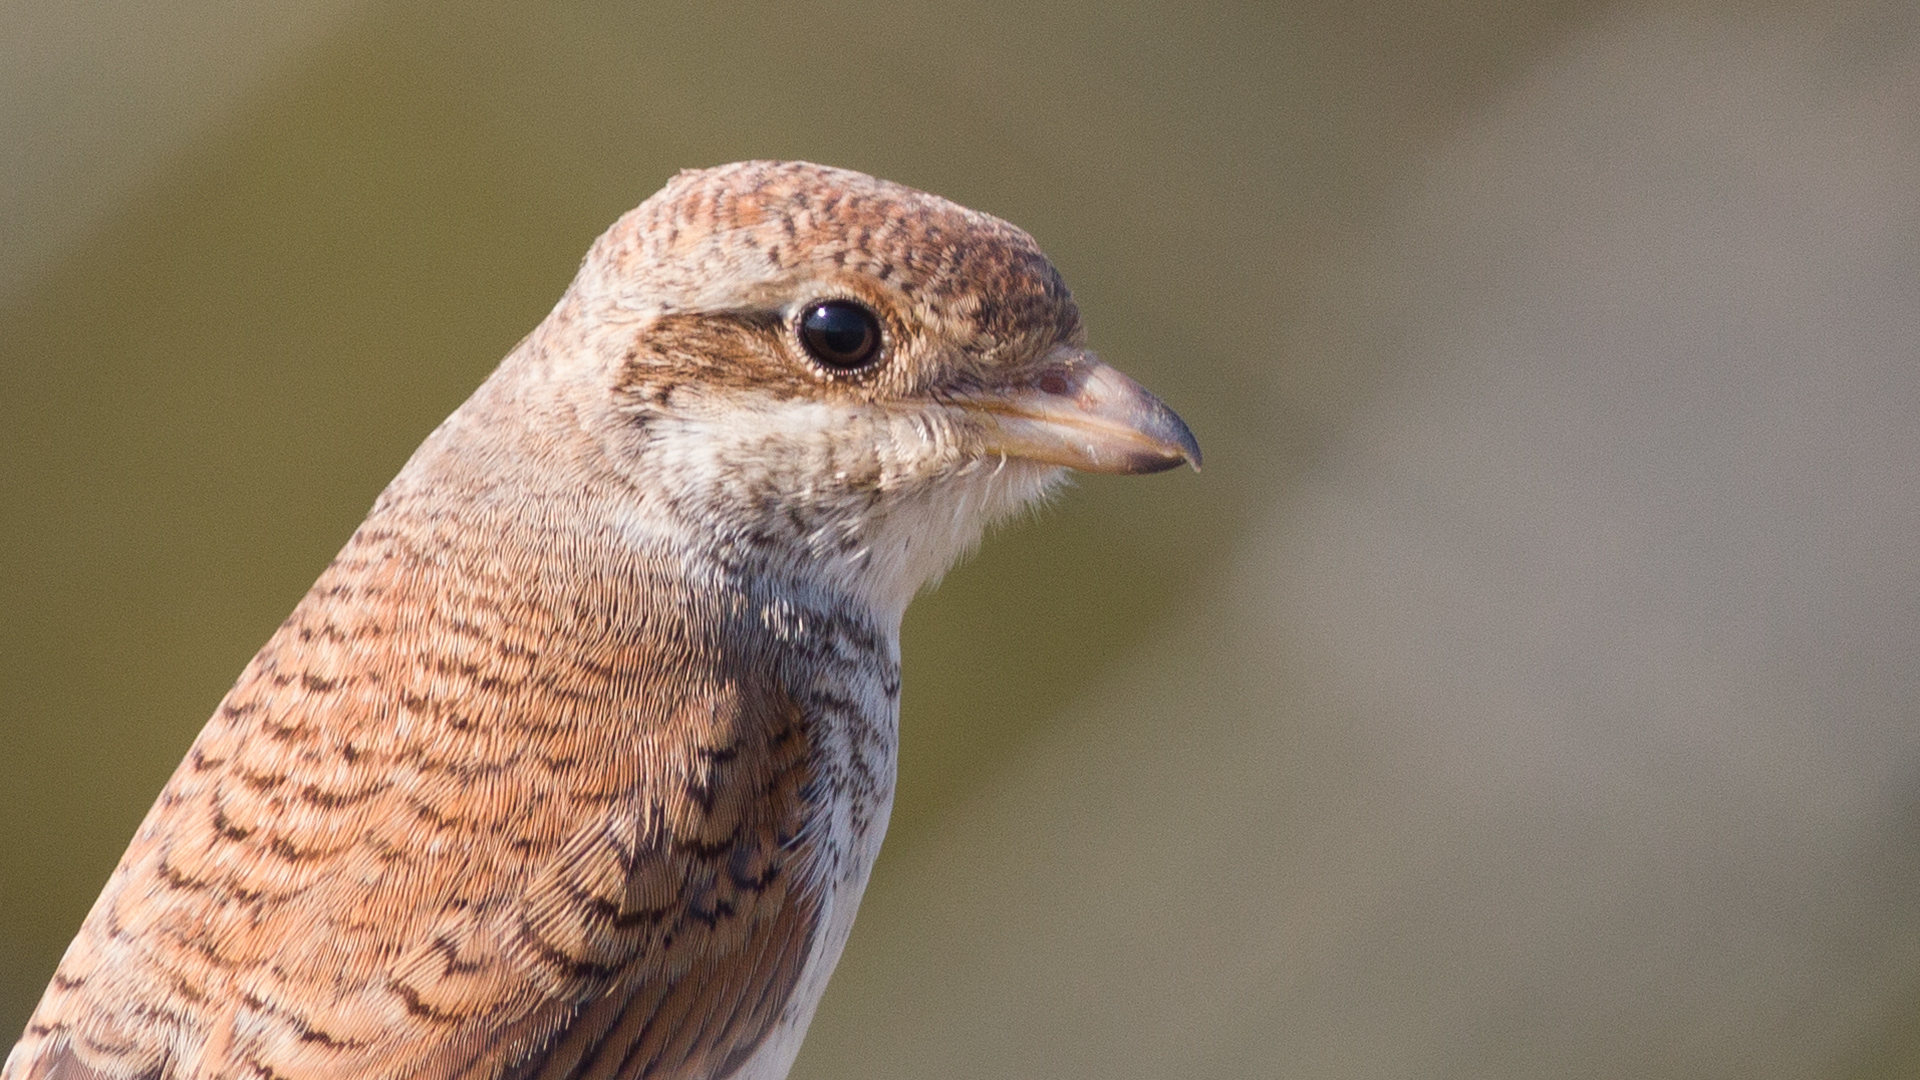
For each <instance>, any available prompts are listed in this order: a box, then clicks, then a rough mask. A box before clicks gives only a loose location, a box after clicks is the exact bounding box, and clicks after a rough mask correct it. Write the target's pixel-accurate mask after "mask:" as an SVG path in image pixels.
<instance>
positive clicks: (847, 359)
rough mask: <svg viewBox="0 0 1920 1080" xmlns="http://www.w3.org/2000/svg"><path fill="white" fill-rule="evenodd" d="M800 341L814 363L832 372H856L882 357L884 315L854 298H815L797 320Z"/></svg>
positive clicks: (804, 308)
mask: <svg viewBox="0 0 1920 1080" xmlns="http://www.w3.org/2000/svg"><path fill="white" fill-rule="evenodd" d="M794 332H795V335H796V336H798V337H799V339H800V345H801V347H802V348H804V349H806V350H807V355H808V356H810V357H812V358H813V361H814V363H817V364H819V365H820V366H821V367H823V368H826V369H827V370H828V371H832V372H855V371H860V370H863V369H865V368H868V367H871V366H872V365H873V363H874V362H875V361H876V360H878V359H879V357H880V351H881V348H880V347H881V345H882V344H883V342H882V337H881V333H880V319H879V317H878V316H876V315H874V313H873V312H872V311H871V310H869V309H868V308H867V306H866V305H865V304H861V303H858V302H856V301H853V300H813V301H809V302H808V303H807V304H806V305H804V306H803V307H801V309H800V317H799V319H797V320H796V321H795V323H794Z"/></svg>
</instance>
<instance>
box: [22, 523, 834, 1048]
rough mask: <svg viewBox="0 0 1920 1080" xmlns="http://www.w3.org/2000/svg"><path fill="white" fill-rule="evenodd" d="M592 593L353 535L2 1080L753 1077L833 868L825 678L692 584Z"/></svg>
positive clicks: (416, 534) (219, 715) (182, 779)
mask: <svg viewBox="0 0 1920 1080" xmlns="http://www.w3.org/2000/svg"><path fill="white" fill-rule="evenodd" d="M572 555H573V556H574V557H577V556H578V553H572ZM574 571H575V574H574V576H573V578H572V579H571V580H568V581H566V582H564V583H562V584H559V585H556V586H554V587H553V588H550V589H543V588H542V587H541V586H540V582H541V581H542V580H543V578H545V577H547V576H551V575H554V574H565V573H567V572H568V571H566V569H565V568H563V567H556V566H555V565H553V553H552V552H546V553H540V552H513V551H501V550H493V551H476V550H472V549H461V548H459V547H458V546H454V545H441V544H435V543H433V542H432V538H431V536H424V535H422V531H421V528H409V529H386V528H383V527H381V526H380V525H379V524H378V523H377V522H369V524H368V526H366V527H363V529H362V530H361V532H360V533H359V534H356V537H355V538H354V541H353V542H352V543H350V544H349V545H348V547H347V549H346V550H345V551H343V552H342V554H341V556H340V557H339V559H337V560H336V561H335V563H334V564H333V565H332V566H331V567H329V569H328V570H327V572H326V573H325V574H323V575H322V577H321V579H320V580H319V582H318V583H316V585H315V586H314V588H313V590H312V591H311V592H310V593H309V594H308V596H307V597H306V599H305V600H303V601H302V603H301V604H300V605H299V606H298V607H297V608H296V610H295V611H294V613H293V615H292V616H291V617H290V618H289V619H288V620H287V621H286V623H284V624H283V625H282V626H281V628H280V629H279V631H278V632H277V633H276V634H275V635H274V636H273V638H272V639H271V640H270V641H269V643H268V644H267V646H266V647H265V648H263V649H262V650H261V652H260V653H259V655H258V656H257V657H256V658H255V659H254V661H253V662H252V663H251V664H249V666H248V667H247V669H246V671H245V672H244V673H243V674H242V676H241V678H240V679H239V681H238V682H237V683H236V685H235V686H234V687H233V689H232V690H231V692H230V693H229V694H228V695H227V697H226V699H225V700H224V701H223V702H222V703H221V705H220V706H219V708H218V710H217V711H216V714H215V716H214V717H213V719H212V720H211V722H210V723H209V724H208V726H207V728H206V729H205V730H204V731H203V733H202V734H201V736H200V738H199V739H198V740H196V742H195V743H194V746H193V748H192V750H191V751H190V753H189V754H188V756H187V758H186V760H185V761H184V762H183V763H182V764H181V766H180V768H179V770H178V771H177V772H176V774H175V775H174V777H173V779H172V781H171V782H170V783H169V784H168V785H167V787H166V789H165V791H164V792H163V794H162V796H161V798H160V800H159V802H158V803H157V804H156V806H155V807H154V809H153V811H152V812H151V814H150V815H149V817H148V819H147V821H146V822H145V823H144V824H143V826H142V827H141V829H140V831H139V833H138V834H137V835H136V838H135V840H134V843H133V846H132V847H131V849H130V850H129V851H128V853H127V855H126V857H125V859H124V860H123V861H122V864H121V866H120V867H119V868H118V870H116V872H115V875H114V878H113V881H112V882H111V883H110V885H109V887H108V889H107V890H106V892H105V893H104V894H103V896H102V897H101V899H100V901H99V903H98V904H97V905H96V907H95V910H94V912H93V913H92V914H91V915H90V916H89V918H88V920H87V924H86V926H85V927H84V928H83V930H82V933H81V935H80V938H79V939H78V940H77V941H76V942H75V944H74V946H73V948H72V949H70V951H69V954H68V956H67V958H66V960H65V961H64V962H63V964H62V967H61V970H60V973H59V975H58V976H57V977H56V980H55V983H54V986H53V987H52V988H51V989H50V990H49V993H48V997H47V999H46V1000H45V1001H43V1003H42V1005H41V1009H40V1010H39V1012H37V1013H36V1014H35V1017H34V1019H33V1026H32V1027H30V1029H29V1033H28V1035H29V1040H33V1039H36V1038H37V1039H38V1040H39V1042H40V1044H41V1045H42V1047H43V1049H45V1050H46V1052H47V1054H46V1060H44V1061H41V1062H40V1063H39V1064H38V1065H35V1064H34V1063H32V1062H31V1061H29V1062H28V1063H27V1064H26V1066H25V1067H23V1068H20V1071H19V1072H18V1073H17V1074H16V1073H14V1072H12V1070H11V1068H10V1070H9V1080H13V1077H14V1076H16V1075H17V1076H19V1077H21V1078H22V1080H26V1078H38V1077H49V1078H51V1077H57V1076H63V1075H72V1076H75V1077H83V1076H86V1075H89V1074H88V1072H87V1071H86V1070H87V1069H94V1070H97V1072H95V1073H94V1075H98V1076H101V1077H133V1076H168V1077H171V1076H188V1075H196V1076H197V1075H207V1076H212V1075H226V1074H228V1073H232V1074H235V1075H237V1074H238V1073H239V1072H244V1071H253V1072H257V1073H259V1074H261V1075H276V1076H280V1077H284V1078H288V1080H301V1078H306V1077H322V1076H334V1075H342V1076H372V1075H395V1076H399V1075H408V1076H419V1077H465V1076H474V1077H480V1076H487V1077H492V1076H502V1075H508V1074H509V1073H511V1074H512V1075H516V1076H529V1077H531V1076H550V1077H570V1076H609V1077H613V1076H661V1077H682V1076H686V1077H692V1076H723V1075H726V1074H727V1073H728V1072H729V1071H731V1069H732V1067H733V1066H734V1065H737V1064H738V1063H739V1061H740V1060H743V1056H744V1055H748V1054H751V1053H752V1052H753V1050H754V1048H755V1047H756V1046H757V1045H758V1044H759V1042H760V1041H761V1040H762V1039H763V1038H764V1036H765V1035H766V1033H767V1032H768V1031H769V1030H770V1028H771V1027H772V1026H773V1025H774V1024H776V1023H777V1022H778V1019H779V1017H780V1015H781V1012H782V1010H783V1008H784V1007H785V1005H786V998H787V996H788V995H789V993H790V992H791V990H792V987H793V986H794V984H795V982H796V981H797V980H798V979H799V978H800V974H801V971H802V969H803V968H804V966H805V964H806V963H807V960H808V958H809V956H810V954H811V951H812V943H813V940H814V938H815V935H816V931H817V926H818V923H819V921H820V918H821V909H822V905H823V903H824V902H825V900H824V897H823V894H822V890H821V888H820V882H819V880H818V879H819V877H820V875H821V873H822V869H821V868H822V866H824V865H825V864H826V863H827V862H830V861H831V858H830V856H829V854H828V853H823V852H822V851H821V844H822V842H823V836H824V833H823V830H821V829H819V828H815V827H812V825H811V823H813V822H814V821H815V819H816V818H817V817H818V816H819V815H820V813H821V810H822V808H821V805H820V803H821V800H822V798H823V797H824V796H823V792H824V791H825V790H826V786H825V785H823V784H822V782H821V780H822V778H821V775H820V772H821V764H820V763H821V753H820V749H821V744H822V743H823V742H824V741H827V740H828V739H829V738H830V736H829V735H828V734H826V733H824V732H823V731H822V728H821V725H822V723H823V718H822V716H821V715H820V713H821V709H820V708H819V707H818V706H817V705H816V704H815V703H814V702H813V700H812V697H811V696H810V694H809V693H808V692H807V691H806V690H805V689H804V684H807V682H808V680H807V679H805V678H797V677H796V673H795V671H794V670H793V665H794V664H796V663H797V664H800V665H801V666H802V667H804V665H805V663H806V662H807V658H806V657H805V656H799V657H797V658H795V657H787V658H784V659H783V657H782V655H781V641H780V634H779V633H777V632H776V630H777V627H776V629H775V630H770V629H769V628H768V620H767V619H765V618H764V617H762V616H763V614H764V613H760V612H756V611H754V610H752V608H751V605H750V604H748V603H746V602H744V601H742V600H741V599H740V598H737V597H728V596H727V595H725V590H723V589H722V590H713V589H707V590H700V592H701V595H699V596H692V595H688V591H687V590H688V586H687V582H686V578H685V575H684V573H680V572H677V571H669V570H665V569H661V568H658V567H651V566H649V565H647V564H646V562H645V560H638V561H636V560H632V559H626V560H624V561H621V560H616V563H615V565H614V567H613V569H612V570H611V571H609V570H608V568H606V567H600V568H598V570H597V571H596V574H597V576H590V577H589V579H588V580H587V581H586V582H585V584H586V585H587V587H585V588H582V587H581V586H582V584H583V582H582V580H581V579H580V578H579V576H578V572H580V568H579V567H575V568H574ZM756 627H757V629H756ZM789 651H792V650H789ZM816 681H817V680H816ZM796 684H802V689H800V690H796ZM23 1049H25V1047H24V1045H23ZM183 1058H190V1059H192V1060H190V1061H188V1060H182V1059H183ZM14 1067H19V1063H18V1062H15V1063H14ZM63 1069H64V1070H67V1071H66V1072H63V1071H62V1070H63Z"/></svg>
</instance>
